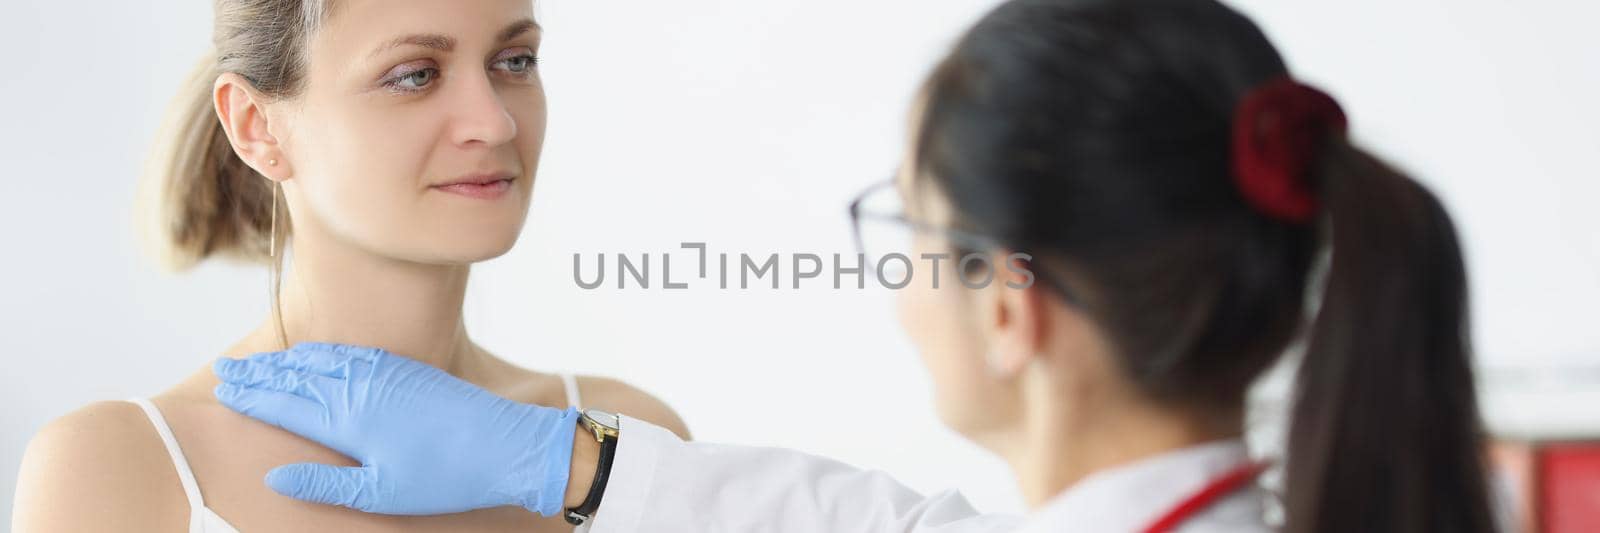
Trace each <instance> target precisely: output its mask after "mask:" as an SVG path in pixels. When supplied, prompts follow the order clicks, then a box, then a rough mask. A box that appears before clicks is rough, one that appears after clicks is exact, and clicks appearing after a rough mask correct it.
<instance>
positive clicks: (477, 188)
mask: <svg viewBox="0 0 1600 533" xmlns="http://www.w3.org/2000/svg"><path fill="white" fill-rule="evenodd" d="M513 181H516V178H502V179H496V180H489V181H464V182H458V183H447V184H442V185H434V186H432V187H430V188H431V189H433V190H436V191H440V192H444V193H449V194H455V195H459V196H465V197H468V198H478V199H484V200H492V199H495V198H499V197H501V196H504V195H505V193H506V191H509V190H511V182H513Z"/></svg>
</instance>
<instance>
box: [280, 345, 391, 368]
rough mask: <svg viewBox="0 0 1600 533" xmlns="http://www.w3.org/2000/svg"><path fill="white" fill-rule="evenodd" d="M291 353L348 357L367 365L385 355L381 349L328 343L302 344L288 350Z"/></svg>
mask: <svg viewBox="0 0 1600 533" xmlns="http://www.w3.org/2000/svg"><path fill="white" fill-rule="evenodd" d="M289 351H291V352H301V353H318V352H320V353H328V354H332V355H338V356H344V357H349V358H351V359H355V360H358V361H365V362H368V363H371V362H374V361H377V360H378V358H379V357H383V355H384V354H385V353H386V352H384V351H383V349H382V348H373V347H371V346H356V345H354V344H334V343H329V342H302V343H298V344H295V345H294V346H293V347H291V348H289Z"/></svg>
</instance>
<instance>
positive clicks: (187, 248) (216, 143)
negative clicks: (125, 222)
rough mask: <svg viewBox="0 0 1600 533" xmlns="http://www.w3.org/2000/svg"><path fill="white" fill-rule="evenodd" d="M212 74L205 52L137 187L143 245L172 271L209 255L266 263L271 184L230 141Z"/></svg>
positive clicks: (210, 58)
mask: <svg viewBox="0 0 1600 533" xmlns="http://www.w3.org/2000/svg"><path fill="white" fill-rule="evenodd" d="M218 75H220V72H219V70H218V68H217V60H216V56H215V55H214V54H207V55H206V57H204V58H202V59H201V60H200V63H199V64H198V65H197V66H196V67H195V69H194V71H193V72H192V73H191V74H190V75H189V78H188V80H187V81H185V82H184V84H183V86H182V88H181V90H180V91H179V93H178V96H177V98H175V99H174V100H173V102H172V104H171V106H170V108H169V109H168V112H167V113H168V114H167V118H166V121H165V122H164V123H163V125H162V127H161V132H160V134H159V135H158V137H157V139H158V141H157V142H158V144H157V145H156V147H155V150H154V151H153V152H152V154H151V157H150V160H149V162H148V165H147V167H146V169H145V172H144V176H143V178H142V180H143V181H142V183H141V184H140V199H139V205H138V207H137V209H136V212H138V213H139V214H140V216H141V220H140V224H139V225H140V233H141V234H142V236H143V239H142V240H143V241H144V244H145V246H146V248H148V249H149V251H150V252H151V254H152V255H153V256H154V257H155V258H156V259H157V260H158V261H160V262H161V264H162V266H163V267H165V268H167V269H169V270H173V271H182V270H187V269H188V268H190V267H193V266H194V265H195V264H197V263H199V262H200V261H202V260H204V259H206V258H208V257H211V256H213V255H220V256H223V257H228V258H233V259H237V260H242V261H246V262H252V263H261V264H269V261H268V260H269V254H268V250H269V248H270V247H271V243H270V242H269V240H268V239H269V237H270V236H271V233H272V228H271V216H272V206H273V202H272V195H273V194H274V187H273V186H272V185H273V183H272V182H271V181H268V180H267V179H266V178H265V177H263V176H262V175H260V174H259V173H257V172H256V171H255V170H254V169H252V168H250V167H249V166H248V165H246V164H245V163H244V161H242V160H240V159H239V156H238V155H237V154H235V153H234V151H233V147H232V146H231V145H230V144H229V142H228V136H227V134H226V133H225V132H224V131H223V129H222V123H221V122H220V121H219V120H218V118H217V115H216V111H215V109H214V107H213V104H212V87H213V84H214V83H215V81H216V79H217V76H218ZM279 215H280V220H279V222H280V226H286V225H287V224H284V222H285V221H286V220H287V216H283V213H280V214H279ZM278 230H279V232H283V231H285V228H283V227H279V228H278Z"/></svg>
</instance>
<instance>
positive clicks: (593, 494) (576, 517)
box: [566, 409, 622, 526]
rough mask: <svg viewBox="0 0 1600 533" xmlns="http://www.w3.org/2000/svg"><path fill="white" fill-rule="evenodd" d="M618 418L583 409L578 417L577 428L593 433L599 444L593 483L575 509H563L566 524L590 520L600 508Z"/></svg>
mask: <svg viewBox="0 0 1600 533" xmlns="http://www.w3.org/2000/svg"><path fill="white" fill-rule="evenodd" d="M621 421H622V419H621V418H620V417H618V416H617V415H614V414H611V413H607V412H605V411H601V410H599V409H584V410H583V412H582V413H580V416H579V417H578V426H579V427H580V428H582V429H585V430H588V431H589V432H590V433H593V434H594V440H595V441H597V442H599V443H600V461H599V464H598V465H597V466H596V467H595V472H594V482H593V483H592V484H590V485H589V496H588V497H586V498H584V500H583V503H580V504H578V506H577V507H573V508H571V509H567V515H566V518H567V523H569V524H572V525H575V526H578V525H583V523H584V522H588V521H589V519H591V518H593V517H594V512H595V510H596V509H599V508H600V498H601V497H602V496H604V495H605V493H606V480H608V479H610V478H611V461H612V459H613V458H615V457H616V456H617V434H618V427H619V426H620V425H621Z"/></svg>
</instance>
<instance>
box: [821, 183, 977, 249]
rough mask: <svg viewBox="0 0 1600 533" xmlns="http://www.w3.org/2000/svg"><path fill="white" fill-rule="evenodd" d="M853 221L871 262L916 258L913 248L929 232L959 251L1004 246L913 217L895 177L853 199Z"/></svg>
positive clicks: (860, 246)
mask: <svg viewBox="0 0 1600 533" xmlns="http://www.w3.org/2000/svg"><path fill="white" fill-rule="evenodd" d="M850 225H851V228H852V230H853V231H854V233H855V241H856V251H857V252H859V253H860V254H861V255H862V257H864V258H865V260H866V261H867V264H869V265H877V264H879V263H880V262H882V261H883V259H884V258H885V257H888V256H891V255H900V256H902V257H904V258H906V259H909V260H915V259H917V258H916V257H915V256H914V255H913V252H912V251H913V250H915V249H916V245H917V244H918V241H919V240H920V239H926V238H928V237H929V236H934V237H938V238H943V239H945V240H947V241H949V242H950V244H952V245H953V248H954V251H956V252H957V253H958V254H965V253H969V252H979V251H989V250H995V249H999V248H1001V244H1000V242H999V241H996V240H995V239H991V238H988V237H985V236H982V235H978V234H975V233H969V232H965V231H961V230H958V229H952V228H943V227H938V226H934V225H932V224H927V223H924V222H921V221H917V220H912V219H910V218H909V217H907V216H906V214H905V205H904V202H903V201H902V200H901V198H900V194H899V192H898V191H897V190H896V189H895V185H894V182H893V181H885V182H881V183H878V184H875V185H873V186H871V187H868V188H867V190H865V191H862V192H861V194H859V195H857V196H856V198H855V200H852V201H851V202H850Z"/></svg>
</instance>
